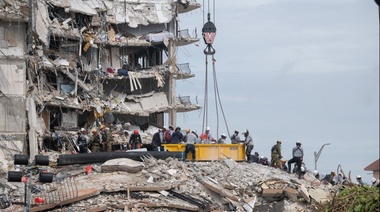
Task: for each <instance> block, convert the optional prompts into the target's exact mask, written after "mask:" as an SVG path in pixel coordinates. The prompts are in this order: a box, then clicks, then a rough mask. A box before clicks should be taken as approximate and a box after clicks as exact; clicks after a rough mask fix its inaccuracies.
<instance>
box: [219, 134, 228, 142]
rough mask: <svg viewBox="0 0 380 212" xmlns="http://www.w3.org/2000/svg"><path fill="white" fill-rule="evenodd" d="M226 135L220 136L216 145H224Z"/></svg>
mask: <svg viewBox="0 0 380 212" xmlns="http://www.w3.org/2000/svg"><path fill="white" fill-rule="evenodd" d="M226 138H227V136H226V134H224V133H222V135H220V138H219V139H218V144H225V143H226Z"/></svg>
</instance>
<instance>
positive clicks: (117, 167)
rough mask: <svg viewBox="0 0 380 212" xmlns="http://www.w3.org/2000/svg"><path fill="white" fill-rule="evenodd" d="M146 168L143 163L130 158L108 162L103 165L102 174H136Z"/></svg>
mask: <svg viewBox="0 0 380 212" xmlns="http://www.w3.org/2000/svg"><path fill="white" fill-rule="evenodd" d="M143 168H144V164H143V163H142V162H138V161H134V160H132V159H129V158H116V159H112V160H108V161H106V162H105V163H103V164H102V165H101V170H102V172H115V171H126V172H129V173H136V172H139V171H141V170H142V169H143Z"/></svg>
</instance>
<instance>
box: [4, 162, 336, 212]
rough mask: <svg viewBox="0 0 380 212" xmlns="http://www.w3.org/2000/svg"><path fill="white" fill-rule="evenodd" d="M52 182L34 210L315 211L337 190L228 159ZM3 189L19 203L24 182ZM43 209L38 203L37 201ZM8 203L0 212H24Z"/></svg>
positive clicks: (122, 165) (95, 168) (112, 167)
mask: <svg viewBox="0 0 380 212" xmlns="http://www.w3.org/2000/svg"><path fill="white" fill-rule="evenodd" d="M50 169H52V170H50V171H52V172H55V173H56V174H55V180H54V181H53V183H45V184H44V185H38V183H37V182H35V183H34V184H35V186H34V188H35V190H37V191H34V192H32V198H31V201H32V202H31V205H32V211H44V210H49V211H67V210H70V211H108V210H112V211H213V210H214V211H314V210H315V206H316V204H319V203H321V202H325V201H329V200H330V199H331V198H332V197H331V195H330V194H331V193H333V192H334V190H335V189H337V188H335V187H332V186H331V185H325V184H321V183H317V184H316V183H315V182H316V181H318V180H316V179H315V178H314V177H313V176H312V174H310V173H306V174H305V175H304V177H303V178H302V179H298V178H297V176H296V175H294V174H288V173H286V172H284V171H282V170H279V169H275V168H272V167H268V166H263V165H261V164H257V163H246V162H240V163H237V162H235V161H233V160H231V159H225V160H222V161H211V162H186V161H180V160H178V159H177V158H167V159H166V160H157V159H155V158H153V157H144V158H142V162H140V161H133V160H131V159H126V158H120V159H119V158H118V159H113V160H110V161H107V162H105V163H104V164H87V165H69V166H62V167H55V168H50ZM5 184H6V186H2V187H3V188H2V189H3V190H4V192H5V193H8V194H9V198H10V199H11V200H12V202H23V191H24V189H23V187H24V184H23V183H9V182H6V183H4V185H5ZM37 197H38V198H43V199H44V204H36V200H39V199H36V198H37ZM22 209H23V205H22V204H12V205H11V207H9V208H7V209H5V210H4V211H15V210H16V211H17V210H22Z"/></svg>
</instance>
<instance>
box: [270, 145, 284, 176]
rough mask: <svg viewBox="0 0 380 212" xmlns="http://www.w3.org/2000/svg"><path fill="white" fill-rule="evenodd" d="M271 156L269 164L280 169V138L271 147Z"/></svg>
mask: <svg viewBox="0 0 380 212" xmlns="http://www.w3.org/2000/svg"><path fill="white" fill-rule="evenodd" d="M271 157H272V159H271V162H270V166H271V167H275V168H279V169H281V161H280V159H281V158H282V155H281V141H280V140H278V141H277V142H276V144H275V145H274V146H273V147H272V149H271Z"/></svg>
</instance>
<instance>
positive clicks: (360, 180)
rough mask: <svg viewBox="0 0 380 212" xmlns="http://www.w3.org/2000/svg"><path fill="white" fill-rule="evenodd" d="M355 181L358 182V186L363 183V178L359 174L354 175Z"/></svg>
mask: <svg viewBox="0 0 380 212" xmlns="http://www.w3.org/2000/svg"><path fill="white" fill-rule="evenodd" d="M356 181H357V182H358V185H359V186H360V187H362V186H363V185H364V183H363V180H362V176H360V175H358V176H356Z"/></svg>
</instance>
